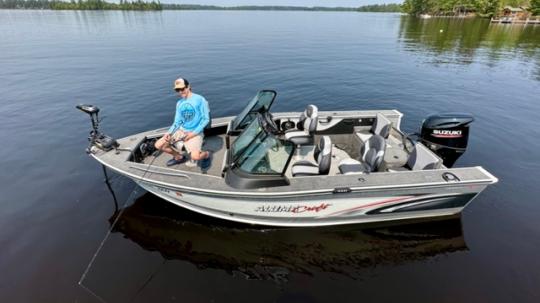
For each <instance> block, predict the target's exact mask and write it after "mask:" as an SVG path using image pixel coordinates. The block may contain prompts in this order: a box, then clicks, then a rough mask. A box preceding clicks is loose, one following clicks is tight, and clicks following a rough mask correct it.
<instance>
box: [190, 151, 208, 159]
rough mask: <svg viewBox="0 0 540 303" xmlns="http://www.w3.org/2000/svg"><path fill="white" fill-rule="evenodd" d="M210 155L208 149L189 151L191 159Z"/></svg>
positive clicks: (204, 157)
mask: <svg viewBox="0 0 540 303" xmlns="http://www.w3.org/2000/svg"><path fill="white" fill-rule="evenodd" d="M209 156H210V152H208V151H200V150H198V151H193V152H191V159H193V160H195V161H197V160H203V159H206V158H208V157H209Z"/></svg>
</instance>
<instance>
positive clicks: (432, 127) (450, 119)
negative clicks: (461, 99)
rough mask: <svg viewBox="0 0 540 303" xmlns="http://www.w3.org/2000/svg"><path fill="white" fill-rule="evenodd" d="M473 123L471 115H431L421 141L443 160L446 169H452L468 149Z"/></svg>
mask: <svg viewBox="0 0 540 303" xmlns="http://www.w3.org/2000/svg"><path fill="white" fill-rule="evenodd" d="M473 121H474V117H473V116H472V115H469V114H462V113H445V114H436V115H431V116H429V117H427V118H426V119H425V120H424V122H423V124H422V132H421V134H420V140H421V141H422V143H423V144H424V145H425V146H427V147H428V148H429V149H431V150H432V151H433V152H435V153H436V154H437V155H439V157H441V158H442V159H443V163H444V165H445V166H446V167H452V166H453V165H454V163H455V162H456V160H457V159H458V158H459V157H460V156H461V155H462V154H463V153H464V152H465V150H466V149H467V143H468V141H469V124H470V123H471V122H473Z"/></svg>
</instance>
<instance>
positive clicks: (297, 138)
mask: <svg viewBox="0 0 540 303" xmlns="http://www.w3.org/2000/svg"><path fill="white" fill-rule="evenodd" d="M318 122H319V110H318V109H317V106H315V105H312V104H311V105H308V106H307V107H306V110H304V112H303V113H302V114H301V115H300V119H299V121H298V123H297V124H296V128H297V129H294V130H289V131H286V132H285V139H286V140H289V141H291V142H292V143H294V144H295V145H306V144H313V134H314V133H315V130H316V129H317V123H318Z"/></svg>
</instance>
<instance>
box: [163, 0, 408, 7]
mask: <svg viewBox="0 0 540 303" xmlns="http://www.w3.org/2000/svg"><path fill="white" fill-rule="evenodd" d="M401 2H402V0H288V1H287V0H161V3H181V4H208V5H219V6H235V5H291V6H331V7H333V6H344V7H358V6H362V5H366V4H382V3H401Z"/></svg>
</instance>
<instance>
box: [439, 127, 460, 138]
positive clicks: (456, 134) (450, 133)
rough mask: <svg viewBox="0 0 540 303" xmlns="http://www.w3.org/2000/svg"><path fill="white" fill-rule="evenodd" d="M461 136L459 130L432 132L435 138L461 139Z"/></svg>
mask: <svg viewBox="0 0 540 303" xmlns="http://www.w3.org/2000/svg"><path fill="white" fill-rule="evenodd" d="M461 136H462V134H461V131H460V130H444V129H443V130H440V129H434V130H433V137H437V138H461Z"/></svg>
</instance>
